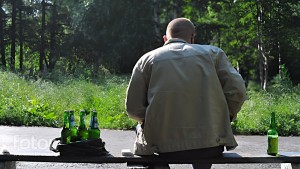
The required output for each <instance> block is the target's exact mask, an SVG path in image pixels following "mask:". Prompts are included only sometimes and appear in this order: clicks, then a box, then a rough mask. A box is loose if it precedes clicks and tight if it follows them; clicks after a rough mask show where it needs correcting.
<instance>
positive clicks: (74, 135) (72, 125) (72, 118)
mask: <svg viewBox="0 0 300 169" xmlns="http://www.w3.org/2000/svg"><path fill="white" fill-rule="evenodd" d="M69 120H70V130H71V142H76V141H77V128H76V125H75V116H74V110H70V116H69Z"/></svg>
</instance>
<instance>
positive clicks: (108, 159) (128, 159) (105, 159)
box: [0, 153, 300, 169]
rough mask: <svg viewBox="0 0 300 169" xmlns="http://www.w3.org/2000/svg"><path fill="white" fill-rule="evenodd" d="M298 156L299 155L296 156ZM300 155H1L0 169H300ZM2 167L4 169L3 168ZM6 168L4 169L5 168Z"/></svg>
mask: <svg viewBox="0 0 300 169" xmlns="http://www.w3.org/2000/svg"><path fill="white" fill-rule="evenodd" d="M295 154H297V155H295ZM299 154H300V153H281V154H280V155H279V156H277V157H274V156H268V155H262V156H241V155H239V154H237V153H224V154H223V156H221V157H215V158H203V159H197V158H196V157H195V158H193V159H191V158H190V159H185V158H161V157H158V156H157V157H153V156H151V157H140V156H112V155H107V156H91V157H87V158H83V157H81V156H73V157H72V156H37V155H0V169H11V168H9V167H7V166H6V168H5V165H4V164H5V163H9V162H14V161H23V162H55V163H95V164H104V163H127V166H128V168H132V169H133V168H142V167H135V166H136V165H134V166H133V165H132V164H151V163H155V164H192V163H194V162H198V163H212V164H241V163H282V164H283V165H281V167H282V169H300V155H299ZM1 166H2V168H1ZM3 166H4V167H3Z"/></svg>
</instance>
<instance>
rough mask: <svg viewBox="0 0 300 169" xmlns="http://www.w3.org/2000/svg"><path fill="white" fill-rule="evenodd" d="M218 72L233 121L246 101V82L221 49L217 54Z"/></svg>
mask: <svg viewBox="0 0 300 169" xmlns="http://www.w3.org/2000/svg"><path fill="white" fill-rule="evenodd" d="M216 70H217V74H218V77H219V80H220V83H221V85H222V88H223V92H224V95H225V98H226V101H227V105H228V109H229V112H230V118H231V120H233V119H235V118H236V116H237V113H238V112H239V111H240V110H241V107H242V105H243V103H244V101H245V99H246V87H245V82H244V80H243V78H242V76H241V75H240V74H239V73H238V72H237V71H236V69H235V68H234V67H233V66H232V65H231V63H230V62H229V60H228V58H227V56H226V54H225V53H224V52H223V51H222V50H221V49H219V51H218V52H217V62H216Z"/></svg>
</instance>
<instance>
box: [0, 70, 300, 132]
mask: <svg viewBox="0 0 300 169" xmlns="http://www.w3.org/2000/svg"><path fill="white" fill-rule="evenodd" d="M128 81H129V77H128V76H110V77H108V78H104V79H101V80H99V81H94V82H91V81H90V80H80V79H73V78H70V77H69V78H65V79H64V80H63V82H59V83H53V82H50V81H46V80H41V79H39V80H34V81H33V80H26V79H24V78H22V77H19V76H17V75H16V74H13V73H9V72H1V71H0V125H26V126H52V127H61V126H62V117H63V112H64V110H66V109H73V110H75V111H76V113H77V114H75V115H76V120H77V124H78V120H79V118H78V116H79V115H78V113H79V110H80V109H86V110H88V111H90V110H93V109H95V110H96V111H97V112H98V118H99V125H100V128H109V129H132V128H134V127H135V125H136V122H135V121H133V120H131V119H129V118H128V116H127V114H126V110H125V105H124V101H125V94H126V88H127V84H128ZM247 95H248V100H246V101H245V104H244V105H243V107H242V110H241V111H240V112H239V113H238V117H237V120H236V121H234V122H233V123H232V127H233V130H234V132H235V133H236V134H266V131H267V129H268V127H269V123H270V122H269V119H270V113H271V112H272V111H273V112H275V113H276V117H277V123H278V131H279V133H280V135H300V102H299V100H300V86H292V85H291V83H289V82H286V81H283V80H282V79H281V80H280V79H279V80H278V79H277V81H276V79H275V81H273V82H272V85H270V87H269V88H268V90H267V91H263V90H260V89H259V88H258V87H256V88H255V87H253V85H251V84H250V85H249V87H248V91H247ZM87 121H88V120H87Z"/></svg>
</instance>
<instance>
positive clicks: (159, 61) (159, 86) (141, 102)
mask: <svg viewBox="0 0 300 169" xmlns="http://www.w3.org/2000/svg"><path fill="white" fill-rule="evenodd" d="M194 38H195V27H194V24H193V23H192V22H191V21H190V20H188V19H186V18H177V19H174V20H172V21H171V22H170V23H169V24H168V26H167V30H166V35H164V36H163V39H164V42H165V43H164V45H163V46H162V47H160V48H157V49H155V50H153V51H150V52H148V53H146V54H145V55H143V56H142V57H141V58H140V59H139V60H138V61H137V63H136V65H135V67H134V69H133V72H132V76H131V80H130V82H129V86H128V89H127V96H126V109H127V112H128V115H129V116H130V117H131V118H133V119H135V120H137V121H138V122H139V123H140V124H141V127H140V128H138V130H137V138H136V142H135V146H134V153H135V154H136V155H153V154H154V153H156V154H159V156H168V157H177V158H178V157H184V158H188V157H194V158H195V157H199V158H201V157H214V156H220V155H221V154H222V153H223V151H224V146H225V147H226V148H227V150H232V149H234V148H235V147H236V146H237V143H236V141H235V139H234V136H233V133H232V129H231V125H230V121H231V120H232V119H234V118H235V117H236V115H237V113H238V111H239V110H240V109H241V106H242V104H243V102H244V100H245V95H246V89H245V84H244V81H243V79H242V77H241V75H240V74H239V73H238V72H237V71H236V70H235V69H234V68H233V66H232V65H231V63H230V62H229V60H228V59H227V56H226V54H225V53H224V51H223V50H222V49H220V48H218V47H215V46H210V45H198V44H194ZM165 167H166V168H169V167H168V165H167V166H165ZM193 167H194V168H195V169H196V168H211V164H193ZM150 168H151V167H150ZM152 168H155V165H154V166H152Z"/></svg>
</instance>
